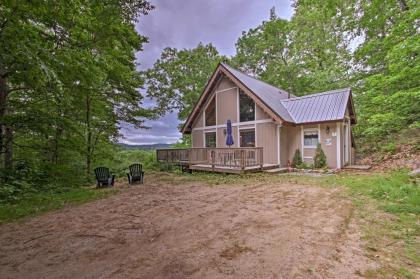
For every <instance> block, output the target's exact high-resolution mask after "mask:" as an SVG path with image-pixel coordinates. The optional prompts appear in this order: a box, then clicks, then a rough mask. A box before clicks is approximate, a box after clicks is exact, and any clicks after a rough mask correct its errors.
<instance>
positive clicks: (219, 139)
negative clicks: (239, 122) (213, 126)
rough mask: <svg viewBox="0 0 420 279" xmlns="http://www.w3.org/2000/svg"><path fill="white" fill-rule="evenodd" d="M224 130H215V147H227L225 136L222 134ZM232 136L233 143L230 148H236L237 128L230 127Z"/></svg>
mask: <svg viewBox="0 0 420 279" xmlns="http://www.w3.org/2000/svg"><path fill="white" fill-rule="evenodd" d="M224 130H226V128H218V129H217V147H219V148H223V147H229V146H227V145H226V135H225V134H224ZM232 136H233V143H234V144H233V146H232V147H237V146H238V128H237V127H232Z"/></svg>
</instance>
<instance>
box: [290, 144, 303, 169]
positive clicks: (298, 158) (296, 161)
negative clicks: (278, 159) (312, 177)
mask: <svg viewBox="0 0 420 279" xmlns="http://www.w3.org/2000/svg"><path fill="white" fill-rule="evenodd" d="M302 163H303V161H302V155H301V154H300V150H299V149H296V150H295V155H294V156H293V160H292V167H294V168H298V167H300V166H301V165H302Z"/></svg>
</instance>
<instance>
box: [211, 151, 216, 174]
mask: <svg viewBox="0 0 420 279" xmlns="http://www.w3.org/2000/svg"><path fill="white" fill-rule="evenodd" d="M215 157H216V156H215V152H214V150H212V151H211V169H212V170H213V171H214V161H215V159H216V158H215Z"/></svg>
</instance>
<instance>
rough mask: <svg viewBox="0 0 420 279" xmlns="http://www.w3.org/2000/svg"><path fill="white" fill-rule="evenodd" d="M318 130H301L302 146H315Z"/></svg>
mask: <svg viewBox="0 0 420 279" xmlns="http://www.w3.org/2000/svg"><path fill="white" fill-rule="evenodd" d="M318 142H319V140H318V131H317V130H312V131H304V132H303V146H304V147H316V146H317V145H318Z"/></svg>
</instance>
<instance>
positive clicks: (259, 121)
mask: <svg viewBox="0 0 420 279" xmlns="http://www.w3.org/2000/svg"><path fill="white" fill-rule="evenodd" d="M273 122H274V121H273V119H261V120H257V121H247V122H239V123H238V122H233V123H232V127H239V128H240V127H241V126H250V125H255V124H261V123H273ZM217 128H226V124H219V125H213V126H204V127H195V128H193V129H192V130H193V131H200V130H205V131H207V130H209V129H217Z"/></svg>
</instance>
